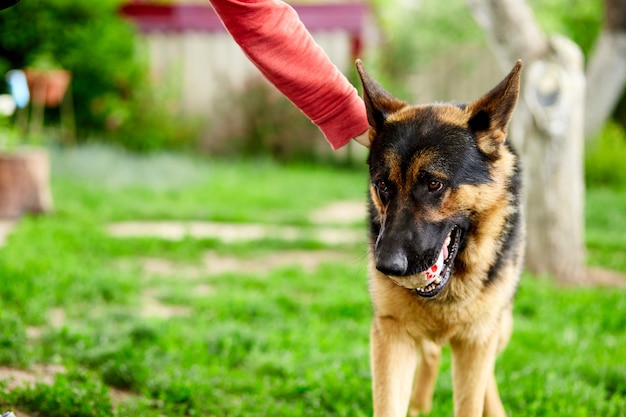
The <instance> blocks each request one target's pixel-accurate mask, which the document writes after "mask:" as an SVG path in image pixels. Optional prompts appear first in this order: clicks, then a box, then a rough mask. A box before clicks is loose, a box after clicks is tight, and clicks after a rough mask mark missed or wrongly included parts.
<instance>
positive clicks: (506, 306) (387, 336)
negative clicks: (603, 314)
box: [357, 61, 524, 417]
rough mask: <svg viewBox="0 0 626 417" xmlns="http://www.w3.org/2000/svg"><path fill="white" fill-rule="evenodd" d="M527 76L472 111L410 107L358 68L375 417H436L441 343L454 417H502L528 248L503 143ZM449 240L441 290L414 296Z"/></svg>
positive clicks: (516, 76)
mask: <svg viewBox="0 0 626 417" xmlns="http://www.w3.org/2000/svg"><path fill="white" fill-rule="evenodd" d="M521 66H522V64H521V62H520V61H518V62H517V63H516V65H515V67H514V68H513V70H512V71H511V72H510V73H509V75H508V76H507V77H506V78H505V79H504V80H503V81H502V82H501V83H500V84H498V85H497V86H496V87H495V88H494V89H493V90H491V91H490V92H489V93H487V94H486V95H485V96H483V97H482V98H480V99H478V100H476V101H475V102H473V103H470V104H467V105H460V104H455V103H441V104H439V103H437V104H430V105H419V106H412V105H408V104H406V103H405V102H402V101H400V100H397V99H396V98H394V97H393V96H392V95H391V94H390V93H388V92H387V91H385V90H384V89H383V88H382V87H381V86H380V85H378V84H377V83H376V82H375V81H374V80H372V79H371V78H370V77H369V75H368V74H367V73H366V72H365V70H364V68H363V65H362V63H361V62H360V61H357V69H358V72H359V75H360V77H361V80H362V82H363V90H364V91H363V98H364V101H365V104H366V108H367V114H368V120H369V123H370V156H369V167H370V175H371V186H370V224H371V226H370V264H371V267H370V269H371V272H370V292H371V297H372V302H373V305H374V319H373V323H372V328H371V366H372V379H373V381H372V383H373V399H374V415H375V416H376V417H401V416H402V417H404V416H406V415H407V412H409V413H410V414H411V415H417V414H418V413H419V412H420V411H421V412H428V411H430V409H431V397H432V393H433V389H434V384H435V379H436V375H437V367H438V363H439V358H440V352H441V346H442V345H443V344H445V343H449V344H450V345H451V351H452V362H453V366H452V377H453V389H454V408H455V416H457V417H459V416H468V417H469V416H472V417H478V416H481V415H488V416H504V415H505V412H504V408H503V406H502V403H501V401H500V397H499V394H498V389H497V386H496V381H495V376H494V366H495V361H496V355H497V353H498V352H499V351H501V350H502V349H503V348H504V346H505V345H506V343H507V342H508V339H509V337H510V334H511V330H512V301H513V296H514V294H515V291H516V288H517V283H518V280H519V275H520V270H521V263H522V256H523V253H522V252H523V246H524V232H523V224H522V223H523V215H522V210H521V201H520V200H521V196H520V192H521V191H520V189H521V184H520V177H521V174H520V168H519V163H518V158H517V156H516V155H515V153H514V152H513V150H512V149H511V147H510V145H509V143H508V142H507V141H506V133H507V125H508V123H509V119H510V117H511V114H512V112H513V109H514V108H515V105H516V102H517V97H518V92H519V80H520V71H521ZM448 237H449V238H450V244H449V245H447V244H446V247H447V249H446V250H447V251H448V252H449V255H448V256H449V258H448V259H446V261H445V266H444V268H443V269H444V273H442V279H441V280H440V283H439V284H437V285H435V286H434V288H433V287H430V288H429V287H422V289H421V290H420V289H417V290H416V289H413V287H411V285H408V284H407V283H409V282H411V279H412V278H411V277H419V276H420V275H419V274H420V273H421V272H422V271H424V270H426V269H428V268H429V267H430V266H431V265H434V264H435V262H436V261H437V257H438V255H439V252H443V253H446V252H444V251H443V245H444V242H447V238H448ZM446 277H447V279H446ZM407 286H408V287H409V288H406V287H407Z"/></svg>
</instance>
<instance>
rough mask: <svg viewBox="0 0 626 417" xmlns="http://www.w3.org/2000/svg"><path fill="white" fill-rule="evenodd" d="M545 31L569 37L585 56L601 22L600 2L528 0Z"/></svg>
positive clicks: (583, 0)
mask: <svg viewBox="0 0 626 417" xmlns="http://www.w3.org/2000/svg"><path fill="white" fill-rule="evenodd" d="M528 3H529V5H530V7H531V8H532V9H533V12H534V14H535V17H536V19H537V21H538V23H539V25H540V26H541V27H542V28H543V30H544V31H545V32H546V33H547V34H560V35H563V36H566V37H568V38H570V39H571V40H572V41H574V42H575V43H576V44H578V46H580V48H581V49H582V51H583V53H584V54H585V56H586V57H587V58H588V57H589V53H590V52H591V49H592V47H593V44H594V42H595V40H596V38H597V37H598V34H599V31H600V27H601V24H602V18H603V16H602V10H603V7H602V5H603V3H604V2H603V1H600V0H597V1H589V0H528Z"/></svg>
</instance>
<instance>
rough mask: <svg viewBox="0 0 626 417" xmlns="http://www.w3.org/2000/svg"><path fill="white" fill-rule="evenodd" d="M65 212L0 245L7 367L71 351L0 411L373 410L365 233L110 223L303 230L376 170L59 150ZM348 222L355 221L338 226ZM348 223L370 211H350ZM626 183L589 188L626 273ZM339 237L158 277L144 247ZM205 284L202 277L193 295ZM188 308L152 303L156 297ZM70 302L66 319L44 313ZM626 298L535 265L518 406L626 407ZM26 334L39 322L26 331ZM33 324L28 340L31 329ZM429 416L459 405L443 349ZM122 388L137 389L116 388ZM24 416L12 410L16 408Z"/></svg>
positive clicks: (56, 185)
mask: <svg viewBox="0 0 626 417" xmlns="http://www.w3.org/2000/svg"><path fill="white" fill-rule="evenodd" d="M53 166H54V172H55V175H54V176H53V191H54V197H55V203H56V211H55V213H54V214H52V215H49V216H44V217H35V218H24V219H23V220H22V221H21V222H20V224H19V227H18V228H17V229H16V230H15V231H14V233H13V234H12V235H11V236H10V237H9V240H8V244H7V246H5V247H3V248H2V249H0V276H1V277H2V284H0V309H1V310H0V329H1V330H0V365H3V366H11V367H17V368H22V369H28V368H29V367H30V366H32V365H34V364H41V363H50V364H60V365H63V366H64V367H65V368H66V369H67V373H66V374H64V375H60V376H58V377H57V378H56V380H55V381H54V383H53V384H52V385H45V384H38V385H36V386H34V387H27V386H24V387H18V388H13V389H11V390H7V389H5V390H2V389H0V392H1V393H0V404H1V405H2V408H3V409H10V408H16V409H18V410H23V411H25V412H30V413H32V414H36V415H41V416H54V415H64V416H113V415H117V416H140V415H141V416H148V417H150V416H155V417H156V416H162V415H168V416H174V415H175V416H184V415H188V416H200V415H201V416H366V415H371V400H370V396H371V391H370V373H369V357H368V355H369V346H368V337H369V323H370V318H371V306H370V301H369V296H368V292H367V283H366V269H367V267H366V256H365V251H366V247H365V244H364V243H358V244H354V245H348V244H342V245H332V246H329V245H327V244H324V243H322V242H315V241H311V240H307V239H302V240H296V241H291V242H285V241H281V240H280V239H268V240H262V241H260V242H259V241H257V242H247V243H246V242H244V243H235V244H225V243H223V242H220V241H218V240H215V239H198V240H196V239H190V238H187V239H183V240H182V241H179V242H172V241H165V240H160V239H154V238H132V239H131V238H127V239H118V238H113V237H111V236H109V235H108V234H107V233H106V230H105V226H106V224H107V223H108V222H111V221H122V220H140V219H145V220H164V219H188V220H203V219H204V220H222V221H229V222H260V223H280V224H287V225H298V226H307V225H308V226H310V223H309V214H310V213H311V211H312V210H314V209H316V208H320V207H323V206H324V205H326V204H328V203H330V202H333V201H336V200H360V199H364V196H365V190H366V181H367V180H366V166H365V165H363V166H362V167H358V168H356V169H352V170H347V169H336V168H335V169H333V168H329V167H325V166H312V165H310V166H307V165H293V166H280V165H277V164H275V163H272V162H269V161H266V160H261V161H224V160H201V159H190V158H186V157H180V156H172V155H161V156H151V157H135V156H132V155H127V154H123V153H120V152H117V151H112V150H111V149H107V148H87V149H79V150H73V151H66V152H60V151H55V153H54V154H53ZM343 227H346V226H343ZM347 227H349V228H350V229H353V230H363V236H364V240H365V236H366V234H365V230H364V229H365V223H364V221H363V219H355V223H354V224H353V225H350V226H347ZM623 230H626V193H624V192H623V191H612V190H609V189H591V190H589V192H588V194H587V233H588V243H589V255H590V256H589V262H590V263H591V264H594V265H601V266H607V267H611V268H613V269H616V270H619V271H622V272H625V273H626V255H624V254H625V253H626V240H625V239H624V234H623V232H621V231H623ZM293 249H302V250H311V251H315V250H318V249H326V250H328V249H330V250H333V251H336V252H340V253H343V254H345V257H344V258H343V259H345V260H344V261H329V262H325V263H322V264H321V265H320V266H319V268H318V269H317V270H316V271H308V270H305V269H303V268H301V267H298V266H297V265H293V266H290V265H284V266H280V267H277V268H264V267H262V261H259V262H260V266H259V269H258V270H257V271H255V272H247V273H232V272H225V273H222V274H218V275H208V274H202V273H200V274H196V275H189V276H186V275H185V273H184V270H183V268H181V269H180V270H178V269H174V272H172V273H171V274H169V275H161V274H147V273H145V272H144V271H143V269H142V260H143V259H145V258H161V259H165V260H168V261H170V262H172V263H173V264H174V265H178V266H191V267H199V266H200V265H201V264H202V259H203V256H204V254H205V253H206V252H207V251H212V252H215V253H218V254H225V255H233V254H235V255H237V256H238V257H240V258H241V259H256V258H260V259H262V258H263V256H265V255H271V254H273V253H277V252H281V251H284V250H293ZM199 286H204V287H205V288H209V289H210V290H209V291H206V292H205V293H201V294H200V293H199V292H198V290H197V289H198V288H199ZM147 293H149V294H151V295H152V296H153V297H154V298H155V299H157V300H159V301H160V302H161V303H164V304H167V305H175V306H179V307H183V308H184V309H185V312H186V314H184V315H180V316H176V315H175V316H172V317H168V318H158V317H146V316H143V315H142V314H141V311H142V309H141V307H142V304H143V303H144V302H145V297H146V294H147ZM59 310H62V311H63V312H64V314H65V320H64V322H63V323H60V324H59V323H56V324H55V323H51V320H50V317H51V312H53V311H59ZM624 317H626V294H625V291H624V290H619V289H583V288H575V289H563V288H557V287H556V286H555V285H553V284H552V283H551V282H550V280H547V279H538V278H536V277H532V276H528V275H526V276H524V279H523V282H522V285H521V287H520V290H519V294H518V297H517V300H516V306H515V320H516V324H515V332H514V335H513V338H512V340H511V343H510V344H509V346H508V348H507V350H506V351H505V352H504V353H503V355H502V356H501V357H500V359H499V361H498V366H497V376H498V380H499V384H500V391H501V395H502V398H503V401H504V404H505V407H506V408H507V410H508V411H509V413H510V415H512V416H515V415H523V416H565V415H567V416H603V417H604V416H624V415H626V364H625V361H624V358H626V335H625V333H624V329H625V327H624ZM33 329H37V331H36V332H33ZM33 334H35V336H33ZM441 371H442V372H441V375H440V377H439V380H438V386H437V392H436V398H435V404H436V406H435V409H434V410H433V412H432V414H431V415H433V416H450V415H451V414H452V397H451V393H452V388H451V377H450V372H449V371H450V358H449V351H448V350H446V354H445V355H444V360H443V362H442V366H441ZM113 388H115V389H118V390H124V391H126V392H128V393H130V396H125V397H124V398H123V399H122V400H120V399H119V397H118V396H117V395H116V394H114V392H113ZM18 417H19V414H18Z"/></svg>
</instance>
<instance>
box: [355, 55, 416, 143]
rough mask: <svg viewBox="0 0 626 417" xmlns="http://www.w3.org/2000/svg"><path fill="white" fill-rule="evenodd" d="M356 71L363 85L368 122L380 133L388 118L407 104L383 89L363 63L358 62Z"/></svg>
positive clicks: (358, 60)
mask: <svg viewBox="0 0 626 417" xmlns="http://www.w3.org/2000/svg"><path fill="white" fill-rule="evenodd" d="M356 70H357V71H358V73H359V77H361V83H362V84H363V101H364V102H365V109H366V111H367V121H368V122H369V124H370V127H372V128H373V129H374V130H375V131H379V130H380V128H381V127H382V125H383V123H385V120H386V119H387V117H388V116H389V115H390V114H392V113H394V112H396V111H398V110H400V109H401V108H403V107H405V106H406V105H407V104H406V103H405V102H403V101H401V100H398V99H396V98H395V97H394V96H392V95H391V94H390V93H389V92H387V90H385V89H384V88H382V87H381V86H380V85H379V84H378V83H377V82H376V81H374V80H373V79H372V78H371V77H370V76H369V74H368V73H367V72H366V71H365V67H364V66H363V62H361V60H360V59H357V60H356Z"/></svg>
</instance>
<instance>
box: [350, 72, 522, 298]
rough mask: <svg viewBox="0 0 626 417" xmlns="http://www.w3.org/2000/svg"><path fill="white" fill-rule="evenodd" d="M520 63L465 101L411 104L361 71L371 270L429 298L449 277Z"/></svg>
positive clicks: (501, 134) (494, 152) (495, 153)
mask: <svg viewBox="0 0 626 417" xmlns="http://www.w3.org/2000/svg"><path fill="white" fill-rule="evenodd" d="M520 68H521V62H518V63H517V64H516V66H515V67H514V68H513V70H512V71H511V73H510V74H509V75H508V76H507V77H506V78H505V79H504V80H503V81H502V82H501V83H500V84H499V85H498V86H497V87H495V88H494V89H493V90H492V91H490V92H489V93H488V94H486V95H485V96H483V97H482V98H480V99H479V100H477V101H475V102H473V103H471V104H469V105H459V104H455V103H451V104H434V105H423V106H411V105H408V104H407V103H405V102H403V101H400V100H398V99H396V98H394V97H393V96H392V95H391V94H390V93H388V92H387V91H386V90H384V89H383V88H382V87H381V86H380V85H379V84H377V83H376V82H375V81H373V80H372V79H371V78H370V77H369V75H368V74H367V73H366V72H365V70H364V68H363V66H362V64H361V62H360V61H358V62H357V69H358V71H359V75H360V76H361V80H362V82H363V89H364V92H363V99H364V102H365V105H366V109H367V115H368V121H369V124H370V142H371V143H370V156H369V166H370V176H371V186H370V196H371V207H372V208H371V217H372V230H371V233H372V236H371V238H372V242H373V244H374V260H375V263H376V268H377V269H378V270H379V271H380V272H382V273H384V274H386V275H387V276H389V277H390V278H391V279H392V280H394V282H396V283H398V284H399V285H402V286H405V287H407V288H412V289H415V290H416V292H417V293H418V294H420V295H422V296H423V297H434V296H436V295H437V294H439V292H440V291H441V290H442V289H443V288H444V287H445V286H446V284H447V282H448V280H449V279H450V276H451V273H452V270H453V267H454V264H455V260H456V258H457V255H458V254H459V251H460V250H462V246H463V235H464V232H465V231H466V230H467V229H468V228H469V227H471V221H472V216H473V215H474V214H475V213H474V212H475V211H476V207H480V202H479V201H476V200H477V199H480V198H481V196H480V194H481V185H483V184H487V183H490V182H491V181H493V178H492V175H491V170H492V169H493V166H494V164H495V163H496V161H497V160H498V159H499V158H500V154H501V147H502V146H504V142H505V139H506V129H507V125H508V122H509V119H510V117H511V113H512V111H513V109H514V107H515V104H516V101H517V96H518V91H519V75H520Z"/></svg>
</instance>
